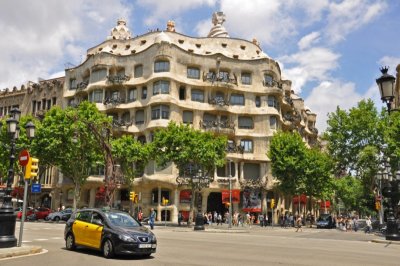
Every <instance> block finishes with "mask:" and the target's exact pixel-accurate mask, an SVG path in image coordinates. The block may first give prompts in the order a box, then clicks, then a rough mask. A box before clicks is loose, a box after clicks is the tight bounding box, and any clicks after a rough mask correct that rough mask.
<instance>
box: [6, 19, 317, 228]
mask: <svg viewBox="0 0 400 266" xmlns="http://www.w3.org/2000/svg"><path fill="white" fill-rule="evenodd" d="M218 15H221V14H217V15H216V17H214V18H213V22H215V23H214V26H213V29H212V30H211V31H210V36H213V37H206V38H195V37H189V36H185V35H182V34H180V33H177V32H175V28H174V26H175V24H174V23H173V22H171V21H169V22H168V24H167V30H166V31H153V32H149V33H147V34H144V35H142V36H138V37H135V38H131V36H130V31H129V29H127V28H126V23H125V22H124V21H123V20H119V21H118V25H117V27H115V28H114V29H112V31H111V35H110V36H109V37H108V38H107V40H106V41H105V42H103V43H101V44H99V45H98V46H95V47H93V48H90V49H89V50H88V51H87V58H86V60H85V61H84V62H83V63H82V64H81V65H79V66H76V67H73V68H69V69H67V70H66V72H65V83H64V88H63V95H62V98H60V99H62V100H63V103H62V106H63V107H66V106H69V105H76V104H79V102H81V101H84V100H89V101H91V102H94V103H96V105H97V107H98V109H99V110H100V111H102V112H104V113H106V114H107V115H109V116H112V117H113V123H114V126H115V127H114V129H115V132H114V134H116V135H118V134H132V135H134V136H135V138H137V139H138V140H140V141H147V142H150V141H151V140H152V136H153V135H152V134H153V132H154V130H156V129H157V128H161V127H166V126H167V125H168V123H169V122H170V121H171V120H172V121H176V122H178V123H188V124H191V125H192V126H193V127H194V128H196V129H202V130H205V131H211V132H214V133H215V134H224V135H226V136H227V137H228V139H229V143H228V152H227V157H226V159H227V164H226V165H225V166H224V167H221V168H218V169H216V170H215V173H214V181H213V182H212V183H211V185H210V187H209V188H206V189H203V190H202V191H201V195H202V200H201V202H198V204H201V206H202V211H203V212H205V211H218V212H225V211H226V210H227V209H226V207H225V206H224V205H223V203H222V194H221V192H222V191H223V190H225V191H226V190H227V189H228V184H229V176H230V175H231V176H232V179H231V181H232V188H233V189H234V190H236V191H240V203H234V204H233V210H234V211H238V212H246V211H255V212H257V211H263V212H265V211H268V213H269V215H270V216H271V211H270V210H269V206H267V201H268V200H269V199H272V198H274V199H275V201H276V202H277V208H276V209H275V217H277V215H276V214H279V212H281V211H285V210H288V209H291V208H292V206H291V203H290V202H291V201H288V200H287V201H286V202H285V199H284V197H282V196H281V195H279V194H278V193H276V192H275V191H274V182H275V180H274V178H273V177H272V175H271V162H270V159H269V158H268V156H267V155H266V154H267V151H268V147H269V141H270V139H271V138H272V136H273V134H274V132H276V131H277V130H279V129H281V130H284V131H298V132H299V133H300V134H301V135H302V137H303V139H304V141H305V142H307V143H308V144H309V145H310V146H313V145H317V144H318V131H317V129H316V128H315V122H316V114H315V113H312V112H311V111H310V110H309V108H307V107H306V106H305V105H304V101H303V100H302V99H301V98H300V97H298V96H297V95H295V94H294V93H293V91H292V88H291V81H289V80H283V79H282V76H281V70H280V67H279V65H278V63H277V62H276V61H274V60H273V59H271V58H269V57H268V56H267V55H266V54H265V53H264V52H263V51H262V50H261V48H260V46H259V45H258V43H257V41H256V40H253V41H252V42H250V41H246V40H242V39H235V38H229V37H228V36H229V35H228V33H227V32H226V31H225V29H224V28H223V27H222V25H221V24H222V22H223V21H224V17H222V18H221V17H218ZM214 34H215V35H214ZM220 36H224V37H220ZM0 103H1V101H0ZM21 105H22V104H21ZM0 106H1V105H0ZM28 113H29V112H28ZM229 162H231V164H229ZM229 169H231V172H230V173H229ZM100 174H101V173H100ZM177 176H178V171H177V169H176V168H175V167H174V166H173V165H169V166H167V167H166V168H164V169H160V168H159V167H158V166H156V165H155V164H154V163H153V162H152V163H150V164H149V165H148V166H147V167H146V169H145V171H144V173H143V175H142V176H141V177H138V178H136V179H135V181H134V187H135V192H136V193H139V194H140V200H139V202H138V203H137V204H135V206H134V207H135V209H136V208H137V207H140V208H142V209H143V212H144V214H145V216H146V215H147V214H148V212H149V210H150V208H151V207H153V208H155V209H156V210H157V213H158V214H161V215H158V216H157V219H158V220H164V217H167V220H168V221H173V222H176V221H177V216H178V212H180V211H182V212H183V213H184V214H185V215H186V214H187V212H188V211H189V203H188V202H189V200H188V197H189V198H190V195H188V193H187V188H184V187H180V186H179V185H178V184H177V182H176V178H177ZM103 178H104V177H103V176H101V175H93V176H90V177H89V179H88V182H87V184H86V185H85V186H84V187H83V190H82V197H81V203H80V206H90V207H92V206H95V205H96V199H95V196H96V191H97V190H98V188H99V187H100V186H101V185H102V184H103ZM59 182H60V181H59ZM66 182H67V181H66V180H64V181H63V182H62V187H61V188H62V190H63V194H62V195H63V196H62V203H63V205H66V206H68V205H72V198H71V197H70V194H71V193H70V192H69V191H71V189H72V185H71V184H67V183H66ZM127 188H128V186H127V185H121V186H120V187H119V189H118V190H117V192H116V195H115V198H116V199H117V200H116V202H115V204H116V206H118V207H121V208H125V209H128V208H130V202H129V196H128V194H129V193H128V190H127ZM53 193H54V191H53ZM57 194H58V190H57V192H56V195H55V197H54V198H55V199H56V198H57ZM162 198H166V199H169V205H167V206H163V205H162V204H161V199H162ZM243 199H248V200H249V202H247V203H243V201H244V200H243ZM56 201H57V200H56ZM250 201H251V202H250ZM248 203H250V206H244V205H245V204H248ZM57 204H58V203H55V205H53V206H57Z"/></svg>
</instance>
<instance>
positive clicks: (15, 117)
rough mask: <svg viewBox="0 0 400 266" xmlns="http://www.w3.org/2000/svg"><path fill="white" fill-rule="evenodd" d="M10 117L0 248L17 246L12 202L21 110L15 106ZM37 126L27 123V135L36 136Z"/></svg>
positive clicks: (0, 212)
mask: <svg viewBox="0 0 400 266" xmlns="http://www.w3.org/2000/svg"><path fill="white" fill-rule="evenodd" d="M10 114H11V116H10V118H9V119H7V121H6V122H7V132H8V134H9V136H10V166H9V169H8V176H7V188H6V194H5V196H4V200H3V205H2V206H1V208H0V248H8V247H15V246H17V239H16V238H15V236H14V234H15V223H16V215H15V213H14V208H13V206H12V202H11V198H12V197H11V186H12V183H13V181H14V164H15V152H16V148H15V142H16V140H17V139H18V137H19V126H18V124H19V119H20V116H21V111H20V110H18V109H17V108H14V109H12V110H11V111H10ZM34 129H35V126H34V125H33V123H28V124H27V125H26V130H27V135H28V137H29V138H32V137H34Z"/></svg>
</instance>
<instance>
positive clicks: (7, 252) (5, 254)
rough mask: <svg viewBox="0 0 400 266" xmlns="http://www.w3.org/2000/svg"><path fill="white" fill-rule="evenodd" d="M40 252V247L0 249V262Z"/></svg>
mask: <svg viewBox="0 0 400 266" xmlns="http://www.w3.org/2000/svg"><path fill="white" fill-rule="evenodd" d="M40 252H42V247H40V246H22V247H12V248H0V260H1V259H5V258H11V257H17V256H24V255H30V254H36V253H40Z"/></svg>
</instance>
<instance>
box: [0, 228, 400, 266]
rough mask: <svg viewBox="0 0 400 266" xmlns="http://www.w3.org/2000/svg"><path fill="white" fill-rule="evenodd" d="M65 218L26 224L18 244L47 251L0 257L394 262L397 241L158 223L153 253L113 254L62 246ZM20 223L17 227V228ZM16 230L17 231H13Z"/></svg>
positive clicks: (6, 265)
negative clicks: (198, 228) (142, 255)
mask: <svg viewBox="0 0 400 266" xmlns="http://www.w3.org/2000/svg"><path fill="white" fill-rule="evenodd" d="M64 226H65V224H64V223H59V224H58V223H42V222H27V223H25V230H24V237H23V239H24V241H23V245H39V246H42V247H43V249H46V250H47V252H45V253H42V254H39V255H33V256H24V257H16V258H11V259H5V260H0V264H1V265H2V266H12V265H15V266H17V265H18V266H20V265H58V266H63V265H65V266H66V265H85V266H90V265H132V263H134V264H137V265H398V264H399V252H400V245H387V244H379V243H373V242H370V241H369V240H372V239H377V238H379V237H377V236H374V235H372V234H368V235H367V234H364V233H363V232H357V233H354V232H341V231H338V230H324V229H314V228H313V229H310V228H303V232H297V233H296V232H295V230H294V229H293V228H290V229H281V228H273V229H272V228H260V227H256V226H253V227H252V228H249V229H247V228H245V229H242V228H239V229H235V228H234V229H233V230H230V231H228V229H227V228H226V225H224V227H223V229H221V228H219V229H217V228H216V227H212V228H210V229H207V230H206V231H200V232H199V231H196V232H195V231H193V230H192V229H189V228H183V227H182V228H179V227H164V226H157V227H156V228H155V229H154V233H155V234H156V236H157V239H158V248H157V253H155V254H154V255H153V256H151V257H150V258H147V259H142V258H139V257H132V256H130V257H117V258H115V259H112V260H107V259H105V258H103V257H102V254H101V252H97V251H93V250H89V249H78V250H77V251H74V252H71V251H67V250H66V249H65V243H64V239H63V230H64ZM18 230H19V223H17V231H16V232H19V231H18ZM17 235H18V234H17Z"/></svg>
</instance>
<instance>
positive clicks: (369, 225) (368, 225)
mask: <svg viewBox="0 0 400 266" xmlns="http://www.w3.org/2000/svg"><path fill="white" fill-rule="evenodd" d="M365 223H366V224H367V227H365V233H366V234H367V233H368V234H369V233H371V231H372V222H371V217H367V219H366V221H365Z"/></svg>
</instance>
